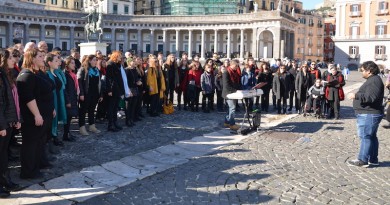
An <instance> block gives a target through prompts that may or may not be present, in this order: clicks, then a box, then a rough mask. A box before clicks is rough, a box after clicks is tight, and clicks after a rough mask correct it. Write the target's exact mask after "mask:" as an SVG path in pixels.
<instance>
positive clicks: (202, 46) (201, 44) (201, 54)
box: [200, 29, 206, 60]
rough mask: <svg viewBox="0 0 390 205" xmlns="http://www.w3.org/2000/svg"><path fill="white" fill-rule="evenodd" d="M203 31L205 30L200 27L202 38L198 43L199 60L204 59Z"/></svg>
mask: <svg viewBox="0 0 390 205" xmlns="http://www.w3.org/2000/svg"><path fill="white" fill-rule="evenodd" d="M204 33H205V30H204V29H202V39H201V43H200V49H201V50H200V60H204V51H205V50H206V49H205V48H204V41H205V39H204Z"/></svg>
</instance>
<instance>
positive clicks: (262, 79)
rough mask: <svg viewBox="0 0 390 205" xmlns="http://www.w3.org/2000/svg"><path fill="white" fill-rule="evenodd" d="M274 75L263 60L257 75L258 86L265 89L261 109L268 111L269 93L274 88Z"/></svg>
mask: <svg viewBox="0 0 390 205" xmlns="http://www.w3.org/2000/svg"><path fill="white" fill-rule="evenodd" d="M272 80H273V75H272V72H271V70H270V68H269V66H268V64H267V63H265V62H262V63H261V64H260V71H259V74H258V76H257V82H256V83H257V86H256V88H260V89H262V90H263V95H261V111H264V112H268V108H269V93H270V90H271V89H272Z"/></svg>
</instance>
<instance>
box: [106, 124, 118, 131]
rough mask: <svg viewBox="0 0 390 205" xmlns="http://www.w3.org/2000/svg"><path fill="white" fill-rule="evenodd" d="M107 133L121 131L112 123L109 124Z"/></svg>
mask: <svg viewBox="0 0 390 205" xmlns="http://www.w3.org/2000/svg"><path fill="white" fill-rule="evenodd" d="M107 131H109V132H118V131H119V130H118V129H116V127H115V126H114V125H112V123H108V127H107Z"/></svg>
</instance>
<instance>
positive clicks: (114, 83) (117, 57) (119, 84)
mask: <svg viewBox="0 0 390 205" xmlns="http://www.w3.org/2000/svg"><path fill="white" fill-rule="evenodd" d="M121 62H122V54H121V52H120V51H114V52H113V53H112V54H111V57H110V60H109V61H108V62H107V70H106V92H107V95H108V98H107V100H108V107H107V108H108V109H107V119H108V128H107V130H108V131H112V132H117V131H119V130H121V129H122V127H121V126H119V125H118V123H117V112H118V104H119V101H120V99H121V98H124V97H125V86H124V83H123V78H122V71H121V69H123V68H122V65H121Z"/></svg>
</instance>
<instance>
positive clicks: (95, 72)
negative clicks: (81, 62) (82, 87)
mask: <svg viewBox="0 0 390 205" xmlns="http://www.w3.org/2000/svg"><path fill="white" fill-rule="evenodd" d="M88 76H89V77H100V74H99V70H98V69H97V68H88Z"/></svg>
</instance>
